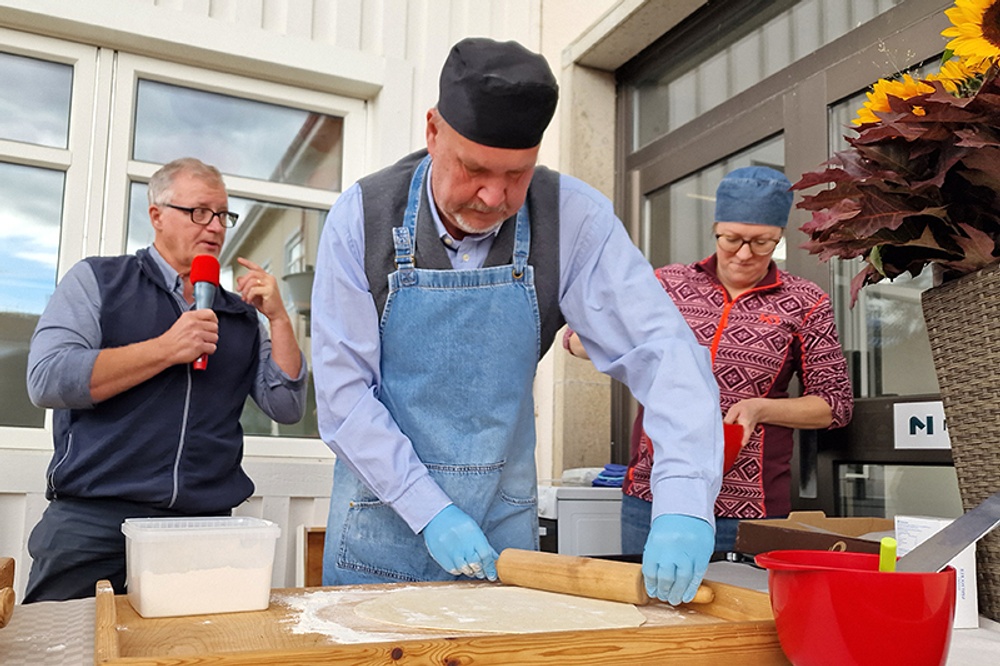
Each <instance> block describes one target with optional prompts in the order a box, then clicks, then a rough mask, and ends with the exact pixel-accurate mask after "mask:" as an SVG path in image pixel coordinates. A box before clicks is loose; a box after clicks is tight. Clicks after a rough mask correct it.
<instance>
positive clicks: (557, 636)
mask: <svg viewBox="0 0 1000 666" xmlns="http://www.w3.org/2000/svg"><path fill="white" fill-rule="evenodd" d="M706 582H707V583H708V584H709V585H710V586H711V587H712V588H713V590H714V592H715V601H713V602H712V603H710V604H702V605H697V606H695V605H691V606H682V607H680V610H679V611H678V610H676V609H673V608H671V607H670V606H667V605H664V604H659V603H653V604H650V605H648V606H640V607H639V609H640V611H642V613H643V614H644V615H645V616H646V624H644V625H643V626H641V627H636V628H630V629H601V630H587V631H564V632H552V633H536V634H489V635H485V634H480V635H472V634H462V633H456V632H443V631H432V630H422V629H407V628H400V627H394V626H392V625H385V624H382V623H378V622H374V621H372V620H366V619H364V618H361V617H359V616H357V615H356V614H355V613H354V606H355V605H357V604H358V603H360V602H361V601H364V600H366V599H371V598H373V596H374V595H378V594H381V593H384V592H386V591H388V590H392V589H398V588H401V587H414V586H430V585H462V586H476V585H489V583H482V582H473V581H470V582H467V583H466V582H461V583H419V584H412V585H357V586H347V587H325V588H323V587H320V588H288V589H277V590H273V591H272V593H271V603H270V606H269V607H268V609H267V610H265V611H254V612H247V613H223V614H216V615H196V616H186V617H175V618H143V617H140V616H139V615H138V614H136V612H135V611H134V610H133V608H132V606H131V605H130V604H129V602H128V598H127V597H125V596H115V595H114V591H113V590H112V589H111V587H110V586H109V585H105V584H104V582H103V581H102V582H101V583H98V591H97V600H96V617H95V623H94V624H95V640H94V646H95V655H94V661H95V663H96V664H100V665H105V666H123V665H125V664H128V665H130V666H140V665H148V666H166V665H168V664H169V665H171V666H182V665H187V664H191V665H194V664H202V665H204V664H213V665H224V666H229V665H231V664H259V665H261V666H264V665H265V664H266V665H272V666H291V665H292V664H303V663H308V664H324V665H325V664H331V665H332V664H362V663H363V664H386V665H393V666H397V665H403V664H437V665H445V666H449V665H450V666H478V665H485V664H496V665H498V666H499V665H504V666H521V665H523V666H528V665H535V664H553V665H556V664H559V665H580V666H582V665H584V664H587V665H590V664H594V663H600V664H602V666H604V665H610V666H614V665H616V664H620V665H622V666H635V665H636V664H662V663H670V664H671V666H675V665H680V666H694V665H706V666H707V665H715V664H719V663H725V660H726V659H730V660H732V662H733V663H739V664H741V666H772V665H774V666H777V665H782V666H784V665H787V664H788V663H789V662H788V661H787V659H786V658H785V656H784V654H783V653H782V651H781V647H780V645H779V643H778V638H777V635H776V633H775V628H774V621H773V619H772V615H771V609H770V603H769V601H768V598H767V595H766V594H763V593H761V592H756V591H753V590H746V589H743V588H739V587H734V586H731V585H725V584H723V583H715V582H710V581H706Z"/></svg>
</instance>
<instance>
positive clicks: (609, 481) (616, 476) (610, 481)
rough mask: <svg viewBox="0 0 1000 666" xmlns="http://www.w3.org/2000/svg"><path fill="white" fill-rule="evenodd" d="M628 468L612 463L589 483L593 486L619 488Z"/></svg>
mask: <svg viewBox="0 0 1000 666" xmlns="http://www.w3.org/2000/svg"><path fill="white" fill-rule="evenodd" d="M626 470H628V467H626V466H625V465H616V464H614V463H609V464H607V465H605V466H604V469H603V470H601V473H600V474H598V475H597V477H596V478H595V479H594V480H593V481H591V485H593V486H607V487H609V488H621V487H622V482H623V481H625V472H626Z"/></svg>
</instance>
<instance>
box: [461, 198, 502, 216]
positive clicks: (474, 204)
mask: <svg viewBox="0 0 1000 666" xmlns="http://www.w3.org/2000/svg"><path fill="white" fill-rule="evenodd" d="M465 208H468V209H469V210H474V211H476V212H477V213H500V214H501V215H503V216H504V217H507V206H487V205H486V204H484V203H480V202H478V201H470V202H469V203H467V204H465Z"/></svg>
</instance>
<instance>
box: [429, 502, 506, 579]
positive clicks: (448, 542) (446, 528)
mask: <svg viewBox="0 0 1000 666" xmlns="http://www.w3.org/2000/svg"><path fill="white" fill-rule="evenodd" d="M424 543H425V544H427V550H428V551H430V554H431V557H433V558H434V561H435V562H437V563H438V564H440V565H441V568H443V569H444V570H445V571H447V572H448V573H451V574H454V575H456V576H457V575H459V574H465V575H466V576H468V577H469V578H473V577H475V578H488V579H490V580H496V579H497V553H496V551H495V550H493V547H492V546H491V545H490V542H489V541H487V540H486V535H485V534H483V531H482V530H481V529H480V528H479V525H478V524H476V521H474V520H473V519H472V518H470V517H469V515H468V514H467V513H465V512H464V511H462V510H461V509H459V508H458V507H457V506H455V505H454V504H449V505H448V506H446V507H445V508H443V509H441V511H439V512H438V514H437V515H436V516H434V517H433V518H431V522H429V523H427V527H425V528H424Z"/></svg>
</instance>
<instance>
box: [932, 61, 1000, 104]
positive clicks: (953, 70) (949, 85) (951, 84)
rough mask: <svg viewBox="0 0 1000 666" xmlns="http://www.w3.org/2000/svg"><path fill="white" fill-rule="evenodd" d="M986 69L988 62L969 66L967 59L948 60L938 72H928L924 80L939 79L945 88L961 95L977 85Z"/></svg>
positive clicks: (972, 89)
mask: <svg viewBox="0 0 1000 666" xmlns="http://www.w3.org/2000/svg"><path fill="white" fill-rule="evenodd" d="M987 69H989V63H980V64H978V65H976V66H970V64H969V62H968V61H964V62H963V61H961V60H949V61H947V62H945V63H943V64H942V65H941V71H940V72H938V73H937V74H929V75H928V76H926V77H925V78H924V81H926V82H928V83H930V82H931V81H940V82H941V85H943V86H944V89H945V90H947V91H948V92H950V93H952V94H953V95H956V96H958V97H962V96H965V94H967V93H968V92H969V91H974V90H976V89H977V88H978V87H979V84H980V83H981V78H982V75H983V74H985V73H986V70H987Z"/></svg>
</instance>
